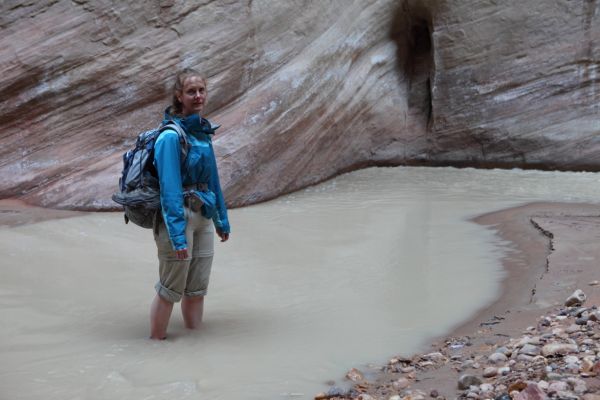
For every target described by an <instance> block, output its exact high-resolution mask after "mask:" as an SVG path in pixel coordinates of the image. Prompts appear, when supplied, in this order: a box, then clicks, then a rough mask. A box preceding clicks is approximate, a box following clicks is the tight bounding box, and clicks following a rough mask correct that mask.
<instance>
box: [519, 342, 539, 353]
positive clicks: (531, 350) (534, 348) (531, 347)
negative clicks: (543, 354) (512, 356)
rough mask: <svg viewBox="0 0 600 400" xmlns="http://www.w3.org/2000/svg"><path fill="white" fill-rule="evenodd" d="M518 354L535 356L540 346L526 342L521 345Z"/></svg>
mask: <svg viewBox="0 0 600 400" xmlns="http://www.w3.org/2000/svg"><path fill="white" fill-rule="evenodd" d="M519 354H525V355H528V356H537V355H538V354H540V348H539V347H537V346H534V345H532V344H526V345H524V346H523V347H521V350H519Z"/></svg>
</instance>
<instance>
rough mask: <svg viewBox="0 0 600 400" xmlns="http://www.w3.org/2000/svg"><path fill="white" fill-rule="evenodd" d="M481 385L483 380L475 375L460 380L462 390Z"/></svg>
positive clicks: (459, 386)
mask: <svg viewBox="0 0 600 400" xmlns="http://www.w3.org/2000/svg"><path fill="white" fill-rule="evenodd" d="M481 384H482V382H481V379H480V378H479V377H477V376H475V375H467V374H465V375H462V376H461V377H460V378H458V388H459V389H460V390H467V389H469V388H470V387H471V386H479V385H481Z"/></svg>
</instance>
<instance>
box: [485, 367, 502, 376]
mask: <svg viewBox="0 0 600 400" xmlns="http://www.w3.org/2000/svg"><path fill="white" fill-rule="evenodd" d="M496 375H498V369H497V368H495V367H487V368H486V369H484V370H483V377H484V378H492V377H494V376H496Z"/></svg>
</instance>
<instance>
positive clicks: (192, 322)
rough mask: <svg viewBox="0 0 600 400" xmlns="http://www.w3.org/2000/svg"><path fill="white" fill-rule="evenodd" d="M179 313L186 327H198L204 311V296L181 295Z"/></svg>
mask: <svg viewBox="0 0 600 400" xmlns="http://www.w3.org/2000/svg"><path fill="white" fill-rule="evenodd" d="M181 313H182V314H183V321H184V322H185V327H186V328H188V329H198V328H199V327H200V323H201V322H202V314H203V313H204V296H183V299H182V300H181Z"/></svg>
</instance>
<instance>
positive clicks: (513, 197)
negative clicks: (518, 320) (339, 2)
mask: <svg viewBox="0 0 600 400" xmlns="http://www.w3.org/2000/svg"><path fill="white" fill-rule="evenodd" d="M597 187H598V185H597V178H596V175H595V174H591V173H552V172H537V171H478V170H473V169H464V170H457V169H452V168H437V169H431V168H372V169H367V170H362V171H358V172H355V173H352V174H347V175H343V176H341V177H339V178H337V179H334V180H332V181H329V182H326V183H324V184H322V185H319V186H316V187H313V188H309V189H307V190H304V191H301V192H298V193H295V194H292V195H289V196H286V197H283V198H280V199H278V200H275V201H272V202H269V203H265V204H260V205H257V206H252V207H247V208H243V209H238V210H233V211H232V213H231V220H232V223H233V235H232V238H231V240H230V241H229V242H228V243H227V244H224V245H223V244H218V245H217V256H216V260H215V265H214V269H213V276H212V281H211V287H210V292H209V296H208V298H207V306H206V307H207V309H206V314H205V325H204V328H203V329H202V330H201V331H200V332H188V331H186V330H185V329H183V327H182V322H181V317H180V315H179V312H176V313H175V314H174V317H173V320H172V322H171V329H170V340H169V341H167V342H165V343H152V342H150V341H148V340H145V337H146V336H147V334H148V308H149V303H150V300H151V298H152V296H153V289H152V287H153V284H154V281H155V279H156V276H157V266H156V261H155V250H154V244H153V241H152V238H151V232H149V231H146V230H142V229H138V228H135V227H132V226H125V225H123V224H122V218H121V215H120V214H90V215H87V216H83V217H77V218H71V219H64V220H55V221H47V222H43V223H37V224H32V225H25V226H19V227H14V228H9V227H2V228H0V246H1V252H2V259H1V261H0V265H1V267H2V271H3V277H2V280H1V281H0V310H1V313H2V318H3V326H4V327H5V331H6V332H5V333H6V334H5V335H4V337H5V340H4V341H2V342H0V352H1V354H2V359H3V362H2V363H1V364H0V397H2V398H21V399H39V398H42V397H43V398H45V399H61V400H62V399H65V398H71V399H75V398H86V399H116V398H128V399H130V398H131V399H133V398H136V399H172V398H179V399H188V398H189V399H198V398H203V399H204V398H206V399H209V398H210V399H232V398H244V399H286V398H295V399H310V398H312V396H313V395H314V394H315V393H316V392H318V391H321V390H324V389H326V387H325V386H324V383H323V382H324V380H326V379H330V378H336V377H337V378H340V377H343V374H344V372H345V371H346V370H348V369H349V368H351V367H359V368H360V367H361V366H362V365H364V364H365V363H368V362H383V361H385V360H386V359H387V358H388V357H389V356H392V355H396V354H405V355H409V354H411V353H413V352H415V351H417V350H418V349H419V346H423V345H424V343H425V342H426V340H427V338H429V337H432V336H434V335H440V334H443V333H444V332H445V331H448V330H449V329H450V328H451V327H452V326H454V325H456V324H457V323H459V322H460V321H461V320H464V319H466V318H467V317H468V316H469V315H472V313H474V312H475V311H476V310H477V309H479V308H481V307H483V306H484V305H486V304H488V303H489V302H490V301H492V300H493V299H494V297H495V296H497V293H498V289H499V282H500V280H501V277H502V276H503V274H502V271H501V269H500V263H499V256H500V255H501V254H503V252H504V251H505V250H506V248H507V244H506V243H502V242H500V241H499V239H498V238H497V237H495V236H494V233H493V232H492V231H490V230H486V229H484V228H482V227H481V226H478V225H476V224H474V223H471V222H468V219H469V218H470V217H473V216H475V215H477V214H481V213H484V212H489V211H493V210H497V209H500V208H505V207H508V206H512V205H516V204H520V203H524V202H529V201H534V200H545V201H587V202H593V201H596V199H598V198H600V197H599V196H598V195H599V194H600V193H598V189H597ZM338 383H339V382H338Z"/></svg>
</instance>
